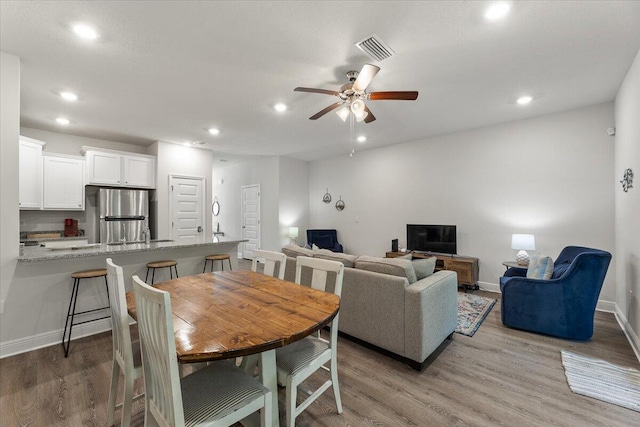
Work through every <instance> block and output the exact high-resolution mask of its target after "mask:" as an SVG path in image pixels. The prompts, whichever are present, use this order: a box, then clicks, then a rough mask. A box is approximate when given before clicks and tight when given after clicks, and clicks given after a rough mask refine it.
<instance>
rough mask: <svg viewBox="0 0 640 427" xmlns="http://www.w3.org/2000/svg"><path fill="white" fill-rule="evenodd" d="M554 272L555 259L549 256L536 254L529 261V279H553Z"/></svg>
mask: <svg viewBox="0 0 640 427" xmlns="http://www.w3.org/2000/svg"><path fill="white" fill-rule="evenodd" d="M552 274H553V260H552V259H551V257H548V256H541V255H534V256H532V257H531V261H529V269H528V270H527V278H528V279H543V280H549V279H551V275H552Z"/></svg>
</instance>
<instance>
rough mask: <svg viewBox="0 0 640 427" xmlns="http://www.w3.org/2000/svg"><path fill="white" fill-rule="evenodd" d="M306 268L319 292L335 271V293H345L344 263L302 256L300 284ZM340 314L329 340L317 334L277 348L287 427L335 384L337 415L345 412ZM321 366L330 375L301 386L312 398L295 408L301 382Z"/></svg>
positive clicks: (336, 318)
mask: <svg viewBox="0 0 640 427" xmlns="http://www.w3.org/2000/svg"><path fill="white" fill-rule="evenodd" d="M303 267H309V268H311V269H312V278H311V283H310V286H311V287H312V288H314V289H317V290H320V291H325V290H326V288H327V278H328V273H330V272H333V273H335V274H336V281H335V287H334V293H335V294H336V295H338V296H340V294H341V292H342V278H343V276H344V265H342V263H340V262H337V261H329V260H324V259H318V258H309V257H302V256H299V257H298V258H297V262H296V283H298V284H301V277H302V268H303ZM338 317H339V313H338V315H336V317H335V318H334V319H333V321H332V322H331V332H330V337H329V340H326V339H324V338H322V337H320V335H319V334H318V336H308V337H306V338H304V339H302V340H300V341H296V342H294V343H292V344H289V345H287V346H285V347H282V348H279V349H277V350H276V364H277V370H278V383H279V384H281V385H284V386H285V387H286V398H287V401H286V408H287V424H286V425H287V427H294V425H295V420H296V417H297V416H298V415H300V414H301V413H302V411H304V410H305V409H306V408H307V407H308V406H309V405H310V404H311V403H313V401H315V400H316V399H317V398H318V397H320V395H321V394H322V393H323V392H324V391H325V390H327V389H328V388H329V387H333V395H334V397H335V400H336V408H337V410H338V414H342V401H341V399H340V387H339V385H338V363H337V362H338V360H337V352H336V350H337V344H338ZM327 362H329V368H327V367H326V366H324V365H325V364H326V363H327ZM321 368H322V369H324V370H325V371H328V372H329V373H330V376H331V378H330V379H329V380H327V381H326V382H325V383H324V384H322V385H321V386H320V387H319V388H318V389H317V390H316V391H314V392H310V391H308V390H304V388H303V387H300V388H301V389H302V390H304V391H305V392H306V393H307V394H308V395H309V397H307V399H306V400H305V401H304V402H303V403H301V404H300V406H298V407H296V395H297V389H298V386H300V384H301V383H302V381H304V380H305V379H306V378H308V377H309V376H310V375H311V374H313V373H314V372H315V371H317V370H318V369H321Z"/></svg>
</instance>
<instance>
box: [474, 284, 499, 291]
mask: <svg viewBox="0 0 640 427" xmlns="http://www.w3.org/2000/svg"><path fill="white" fill-rule="evenodd" d="M478 286H480V289H481V290H483V291H487V292H497V293H500V285H499V284H498V283H489V282H478Z"/></svg>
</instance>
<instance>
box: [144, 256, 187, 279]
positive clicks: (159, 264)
mask: <svg viewBox="0 0 640 427" xmlns="http://www.w3.org/2000/svg"><path fill="white" fill-rule="evenodd" d="M156 268H169V277H170V278H171V279H173V273H174V271H175V273H176V278H177V277H179V276H178V261H174V260H165V261H154V262H148V263H147V274H146V275H145V277H144V281H145V283H149V271H151V284H152V285H153V281H154V280H155V276H156ZM172 268H173V269H172Z"/></svg>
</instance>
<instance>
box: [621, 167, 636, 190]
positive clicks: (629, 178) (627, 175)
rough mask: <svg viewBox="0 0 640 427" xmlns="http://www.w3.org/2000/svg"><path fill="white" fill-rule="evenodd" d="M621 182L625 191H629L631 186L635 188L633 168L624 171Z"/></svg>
mask: <svg viewBox="0 0 640 427" xmlns="http://www.w3.org/2000/svg"><path fill="white" fill-rule="evenodd" d="M620 184H622V189H623V190H624V192H625V193H626V192H628V191H629V189H630V188H633V171H632V170H631V169H627V170H625V171H624V175H623V177H622V181H620Z"/></svg>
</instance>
